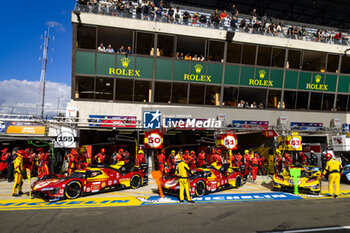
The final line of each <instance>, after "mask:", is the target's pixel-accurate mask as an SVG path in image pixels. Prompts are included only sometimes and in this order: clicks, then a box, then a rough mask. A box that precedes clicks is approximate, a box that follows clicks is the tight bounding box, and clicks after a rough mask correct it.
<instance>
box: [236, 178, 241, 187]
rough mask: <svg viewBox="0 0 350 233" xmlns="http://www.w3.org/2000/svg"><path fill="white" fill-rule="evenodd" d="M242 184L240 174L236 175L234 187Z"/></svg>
mask: <svg viewBox="0 0 350 233" xmlns="http://www.w3.org/2000/svg"><path fill="white" fill-rule="evenodd" d="M241 186H242V178H241V177H240V176H237V177H236V188H239V187H241Z"/></svg>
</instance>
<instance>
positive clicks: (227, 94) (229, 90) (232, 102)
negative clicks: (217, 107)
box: [222, 87, 238, 107]
mask: <svg viewBox="0 0 350 233" xmlns="http://www.w3.org/2000/svg"><path fill="white" fill-rule="evenodd" d="M237 94H238V88H237V87H225V88H224V98H223V103H222V105H223V106H233V107H237Z"/></svg>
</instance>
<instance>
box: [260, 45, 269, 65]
mask: <svg viewBox="0 0 350 233" xmlns="http://www.w3.org/2000/svg"><path fill="white" fill-rule="evenodd" d="M271 53H272V48H271V47H265V46H258V61H257V65H258V66H270V65H271Z"/></svg>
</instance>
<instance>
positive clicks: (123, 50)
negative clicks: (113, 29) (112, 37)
mask: <svg viewBox="0 0 350 233" xmlns="http://www.w3.org/2000/svg"><path fill="white" fill-rule="evenodd" d="M117 53H119V54H125V49H124V46H123V45H122V46H120V48H119V49H118V50H117Z"/></svg>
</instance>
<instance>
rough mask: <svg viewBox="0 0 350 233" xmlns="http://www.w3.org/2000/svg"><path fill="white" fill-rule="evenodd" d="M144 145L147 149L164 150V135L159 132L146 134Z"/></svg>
mask: <svg viewBox="0 0 350 233" xmlns="http://www.w3.org/2000/svg"><path fill="white" fill-rule="evenodd" d="M144 144H145V148H146V149H162V148H163V134H162V133H160V132H159V131H158V130H154V131H152V132H145V139H144Z"/></svg>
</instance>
